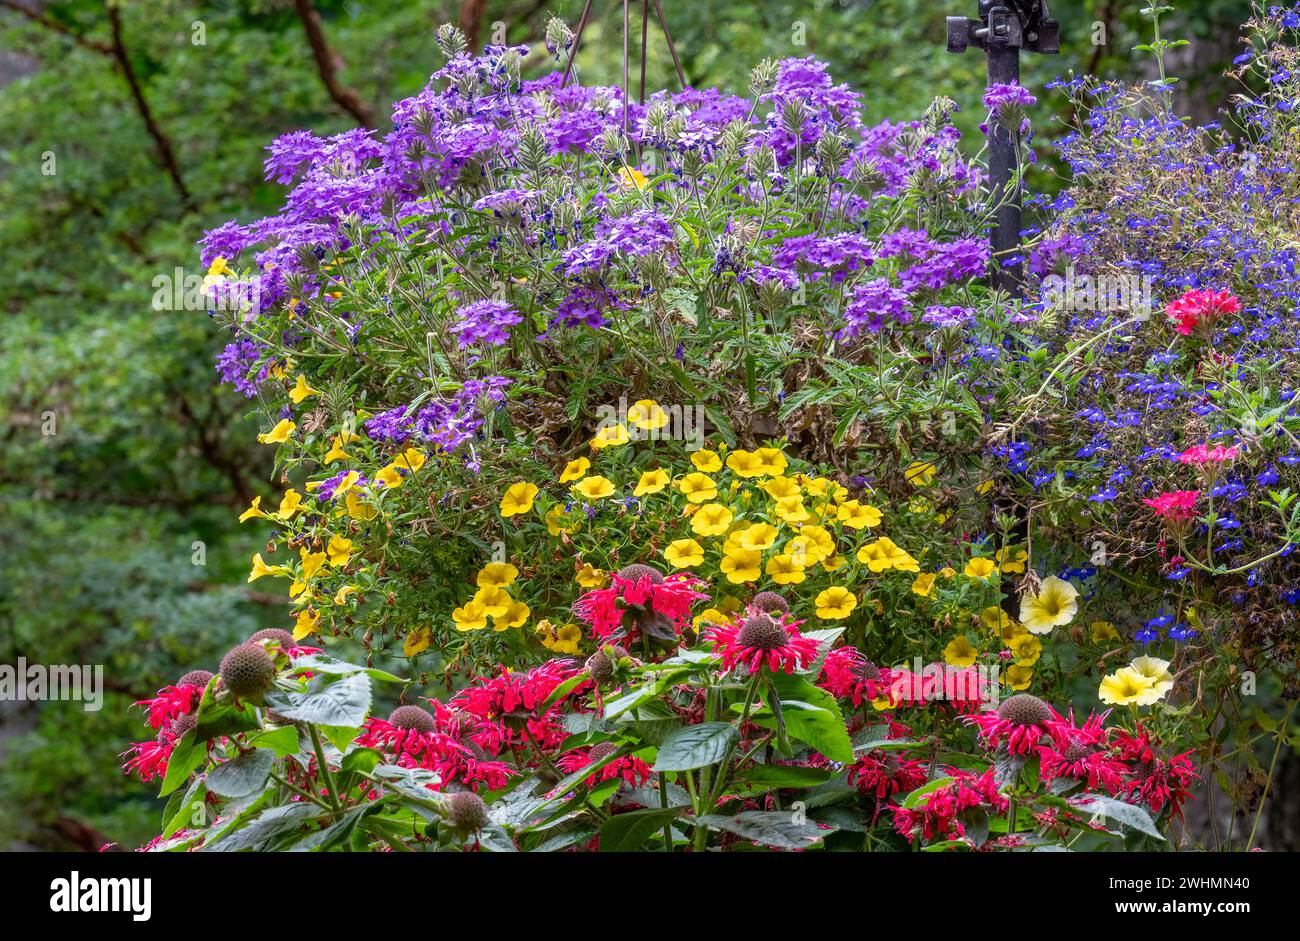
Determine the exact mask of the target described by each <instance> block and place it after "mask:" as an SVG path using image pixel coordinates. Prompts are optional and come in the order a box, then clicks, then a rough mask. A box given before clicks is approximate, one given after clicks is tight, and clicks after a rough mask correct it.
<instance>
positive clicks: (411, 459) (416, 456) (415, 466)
mask: <svg viewBox="0 0 1300 941" xmlns="http://www.w3.org/2000/svg"><path fill="white" fill-rule="evenodd" d="M427 460H428V458H427V457H425V454H424V452H423V451H420V450H418V449H416V448H407V449H406V450H405V451H403V452H402V453H401V454H399V455H398V456H397V459H396V460H394V461H393V466H394V467H400V468H401V469H402V470H404V471H407V472H409V473H412V474H414V473H416V472H417V471H419V469H420V468H421V467H423V466H424V464H425V462H426V461H427Z"/></svg>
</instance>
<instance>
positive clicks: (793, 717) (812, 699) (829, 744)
mask: <svg viewBox="0 0 1300 941" xmlns="http://www.w3.org/2000/svg"><path fill="white" fill-rule="evenodd" d="M772 686H773V688H774V689H775V690H776V693H777V695H778V696H779V697H780V699H781V703H782V705H783V706H784V705H785V704H786V703H787V701H788V702H789V703H790V704H791V705H794V704H796V703H799V704H803V705H804V706H807V707H809V708H800V707H799V706H795V707H794V708H790V709H786V710H784V715H785V727H786V732H787V734H789V736H790V737H791V738H793V739H797V740H798V741H801V742H803V743H804V744H806V745H808V746H810V747H812V748H814V749H816V750H817V751H819V752H821V754H823V755H825V756H826V757H827V758H829V759H831V761H844V762H849V761H852V760H853V742H852V741H851V740H850V739H849V733H848V730H847V729H845V728H844V716H843V715H842V714H841V713H840V707H839V703H837V702H836V701H835V697H834V696H832V695H831V694H830V693H828V692H826V690H824V689H820V688H819V687H816V686H814V685H813V684H812V683H810V682H808V681H807V680H806V679H804V678H803V677H800V676H792V675H790V674H788V673H775V674H773V675H772Z"/></svg>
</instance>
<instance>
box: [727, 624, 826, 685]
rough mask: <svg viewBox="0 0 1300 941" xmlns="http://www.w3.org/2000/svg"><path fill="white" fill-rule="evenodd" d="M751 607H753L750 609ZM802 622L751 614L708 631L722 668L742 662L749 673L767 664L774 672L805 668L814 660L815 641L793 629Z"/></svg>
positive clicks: (755, 671) (815, 655) (730, 667)
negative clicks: (719, 655) (720, 658)
mask: <svg viewBox="0 0 1300 941" xmlns="http://www.w3.org/2000/svg"><path fill="white" fill-rule="evenodd" d="M751 610H752V609H751ZM801 623H803V622H802V621H795V622H788V619H787V618H784V617H773V616H772V615H770V614H761V613H750V614H749V616H748V617H746V618H745V619H744V620H742V621H741V622H740V623H738V624H720V625H717V626H715V627H714V628H713V629H712V630H711V631H710V632H709V634H708V639H709V640H711V641H712V642H713V644H714V646H715V647H716V648H717V651H718V653H720V654H722V665H723V668H724V669H727V670H730V669H733V668H734V667H736V666H738V665H740V664H744V665H745V666H747V667H749V672H750V673H757V672H758V671H759V670H761V669H762V668H763V666H764V665H766V666H767V668H768V669H769V670H772V671H773V672H775V671H777V670H784V671H785V672H786V673H793V672H794V671H795V669H796V668H797V669H800V670H803V669H806V668H807V667H808V666H809V665H810V664H811V663H812V662H813V661H814V660H816V659H817V641H815V640H813V639H812V638H811V637H804V636H803V635H801V634H800V633H799V632H798V631H796V630H795V629H794V626H795V624H801Z"/></svg>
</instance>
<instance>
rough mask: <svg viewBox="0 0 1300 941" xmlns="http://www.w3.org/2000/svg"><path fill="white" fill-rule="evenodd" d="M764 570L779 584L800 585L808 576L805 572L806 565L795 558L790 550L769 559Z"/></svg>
mask: <svg viewBox="0 0 1300 941" xmlns="http://www.w3.org/2000/svg"><path fill="white" fill-rule="evenodd" d="M763 571H764V572H766V573H767V576H768V577H769V578H770V579H772V581H774V582H776V583H777V584H778V585H798V584H799V583H800V582H802V581H803V580H804V579H805V578H807V577H808V576H807V574H806V573H805V572H804V566H802V565H800V564H799V562H797V561H796V560H795V557H794V556H792V555H790V554H789V553H788V552H783V553H781V554H779V555H774V556H772V558H770V559H768V560H767V565H766V567H764V569H763Z"/></svg>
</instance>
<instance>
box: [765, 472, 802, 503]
mask: <svg viewBox="0 0 1300 941" xmlns="http://www.w3.org/2000/svg"><path fill="white" fill-rule="evenodd" d="M763 492H764V493H766V494H767V495H768V496H769V497H771V498H772V499H773V500H784V499H786V498H787V497H797V496H799V495H800V494H801V493H803V488H802V487H800V486H799V481H798V480H796V479H795V478H793V477H773V478H772V479H771V480H765V481H763Z"/></svg>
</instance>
